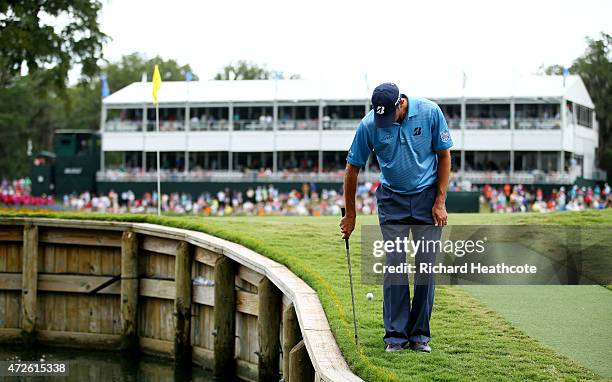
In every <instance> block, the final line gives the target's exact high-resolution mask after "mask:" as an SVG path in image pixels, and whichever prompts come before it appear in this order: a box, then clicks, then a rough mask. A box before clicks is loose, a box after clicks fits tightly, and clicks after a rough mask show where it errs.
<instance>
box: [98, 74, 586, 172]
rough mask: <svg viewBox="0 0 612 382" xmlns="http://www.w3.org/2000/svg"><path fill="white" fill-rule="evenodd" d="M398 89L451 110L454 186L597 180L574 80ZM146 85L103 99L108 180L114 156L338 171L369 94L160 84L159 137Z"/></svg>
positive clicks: (417, 84) (315, 85)
mask: <svg viewBox="0 0 612 382" xmlns="http://www.w3.org/2000/svg"><path fill="white" fill-rule="evenodd" d="M397 83H398V85H399V86H400V89H402V90H403V91H405V92H406V93H407V94H408V96H409V97H410V96H418V97H425V98H429V99H432V100H434V101H436V102H437V103H438V104H439V105H440V107H441V108H442V110H443V111H444V113H445V115H446V118H447V121H448V124H449V126H450V127H451V133H452V137H453V141H454V143H455V145H454V147H453V148H452V153H453V167H454V170H455V176H456V177H459V178H466V179H469V180H472V181H474V182H497V181H498V182H506V181H509V182H521V183H544V182H549V183H566V182H570V181H572V180H573V179H575V177H576V176H583V177H585V178H587V179H593V178H594V177H596V175H597V170H596V167H595V157H596V150H597V148H598V131H597V130H598V127H597V121H596V118H595V112H594V105H593V102H592V100H591V98H590V96H589V94H588V92H587V90H586V88H585V86H584V83H583V82H582V80H581V79H580V77H578V76H569V77H567V78H566V79H565V80H564V79H563V77H561V76H530V77H526V78H514V79H511V80H510V79H504V78H494V79H486V78H481V79H470V80H469V81H463V83H461V81H458V83H456V84H455V83H449V82H445V81H442V80H438V79H430V80H424V79H423V80H420V81H397ZM151 86H152V85H151V83H146V82H137V83H133V84H131V85H129V86H127V87H126V88H124V89H121V90H119V91H117V92H116V93H114V94H112V95H110V96H108V97H106V98H105V99H104V100H103V106H102V120H101V134H102V152H103V158H102V163H103V164H102V170H103V171H102V175H101V176H102V177H103V176H104V175H103V174H104V169H105V165H104V163H105V160H104V159H105V157H106V158H107V161H106V168H107V169H108V168H112V165H111V163H110V161H109V160H108V159H109V158H111V157H112V158H114V160H115V163H114V164H113V165H114V166H123V167H126V168H132V169H133V168H138V169H141V170H142V171H144V172H146V171H147V170H148V169H152V168H154V167H155V162H154V161H155V156H154V154H155V151H156V150H159V151H161V152H162V165H163V167H164V168H166V169H174V170H175V171H179V170H180V171H184V172H186V173H189V172H190V171H191V170H194V169H200V170H205V171H216V172H218V171H229V172H232V171H238V170H244V169H248V168H250V169H260V168H269V169H270V170H271V171H272V172H273V173H277V171H281V170H284V169H287V168H291V169H298V170H300V171H305V172H315V173H317V172H318V173H326V172H331V171H334V170H338V169H341V168H343V167H344V164H345V157H346V151H347V150H348V147H349V146H350V144H351V141H352V139H353V135H354V130H355V129H356V127H357V125H358V123H359V120H360V119H361V118H362V117H363V115H364V114H365V113H366V112H368V111H369V109H370V101H369V97H370V92H371V88H373V87H374V86H372V85H371V86H367V85H366V84H365V83H364V81H363V80H362V81H355V82H352V83H348V84H347V83H343V84H340V83H321V82H316V81H306V80H278V81H275V80H265V81H201V82H164V83H163V84H162V87H161V90H160V91H159V99H160V119H161V128H160V130H161V131H160V132H159V133H156V132H155V131H154V130H155V128H154V118H155V116H154V109H153V104H152V96H151ZM368 87H369V88H370V89H368ZM230 116H231V117H230ZM110 152H120V153H121V154H120V155H117V154H115V155H114V156H110V155H109V153H110ZM118 158H119V159H118Z"/></svg>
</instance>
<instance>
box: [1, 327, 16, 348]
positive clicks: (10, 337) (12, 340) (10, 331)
mask: <svg viewBox="0 0 612 382" xmlns="http://www.w3.org/2000/svg"><path fill="white" fill-rule="evenodd" d="M0 343H1V344H3V345H4V344H18V343H21V329H17V328H0Z"/></svg>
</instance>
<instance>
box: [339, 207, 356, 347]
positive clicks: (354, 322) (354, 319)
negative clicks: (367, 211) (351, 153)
mask: <svg viewBox="0 0 612 382" xmlns="http://www.w3.org/2000/svg"><path fill="white" fill-rule="evenodd" d="M340 211H341V212H342V217H344V215H345V214H346V209H345V208H344V207H342V208H341V209H340ZM344 244H345V247H346V261H347V263H348V272H349V283H350V284H351V302H352V304H353V328H354V330H355V345H357V344H358V343H359V337H357V316H356V315H355V292H354V291H353V271H352V270H351V254H350V252H349V239H348V238H346V239H344Z"/></svg>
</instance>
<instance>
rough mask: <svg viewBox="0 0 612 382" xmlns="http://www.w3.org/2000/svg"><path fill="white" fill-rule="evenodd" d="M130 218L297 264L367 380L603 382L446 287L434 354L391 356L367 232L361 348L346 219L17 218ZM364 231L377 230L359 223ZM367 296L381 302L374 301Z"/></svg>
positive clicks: (458, 220) (476, 219)
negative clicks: (368, 277)
mask: <svg viewBox="0 0 612 382" xmlns="http://www.w3.org/2000/svg"><path fill="white" fill-rule="evenodd" d="M3 214H4V215H5V216H24V215H26V216H41V215H44V216H46V217H49V216H55V217H62V218H76V219H101V220H124V221H135V222H148V223H156V224H165V225H169V226H173V227H179V228H186V229H193V230H200V231H203V232H207V233H210V234H212V235H216V236H219V237H222V238H225V239H227V240H230V241H233V242H237V243H240V244H243V245H245V246H247V247H249V248H252V249H253V250H255V251H257V252H259V253H262V254H264V255H266V256H268V257H270V258H272V259H274V260H276V261H279V262H281V263H283V264H286V265H287V266H289V267H290V268H291V269H292V270H293V272H294V273H296V274H297V275H298V276H299V277H301V278H302V279H304V280H305V281H306V282H307V283H308V284H310V285H311V286H312V287H313V288H314V289H315V290H316V291H317V293H318V295H319V297H320V299H321V302H322V304H323V307H324V309H325V313H326V315H327V318H328V320H329V323H330V326H331V328H332V330H333V332H334V334H335V336H336V339H337V341H338V344H339V346H340V349H341V350H342V353H343V354H344V356H345V358H346V360H347V362H348V363H349V365H350V366H351V368H352V369H353V371H354V372H355V373H356V374H357V375H359V376H360V377H362V378H363V379H364V380H366V381H408V380H411V381H412V380H423V381H468V380H500V381H514V380H538V381H540V380H542V381H543V380H600V379H602V378H601V377H600V376H598V375H596V374H594V373H593V372H592V371H590V370H588V369H586V368H584V367H582V366H579V365H578V364H576V363H575V362H573V361H572V360H570V359H568V358H567V357H565V356H562V355H559V354H557V353H555V352H554V351H553V350H551V349H550V348H548V347H545V346H544V345H542V344H540V343H539V342H537V341H536V340H534V339H533V338H531V337H528V336H527V335H526V334H524V333H523V332H522V331H520V330H518V329H517V328H515V327H513V326H512V325H511V324H510V323H509V322H508V321H506V320H505V319H504V318H503V317H502V316H500V315H499V314H498V313H496V312H495V311H493V310H491V309H488V308H487V307H485V306H484V305H482V304H481V303H480V302H479V301H478V300H477V299H475V298H474V297H472V296H471V295H470V294H468V293H467V292H466V291H465V290H464V289H462V288H461V287H455V286H439V287H438V288H437V289H436V303H435V305H434V312H433V315H432V322H431V325H432V336H433V337H432V342H431V345H432V347H433V349H434V351H433V352H432V353H431V354H423V353H414V352H409V351H405V352H400V353H394V354H389V353H385V352H384V349H383V342H382V336H383V334H384V328H383V325H382V287H381V286H372V285H362V284H361V282H360V259H359V253H360V230H359V227H358V228H357V229H356V231H355V233H354V234H353V236H352V237H351V253H352V254H353V256H352V257H351V260H352V261H353V272H354V278H355V279H354V280H355V281H356V283H355V293H356V304H357V315H358V322H359V337H360V344H359V346H358V347H357V346H355V344H354V342H353V333H352V321H351V319H352V315H351V302H350V301H351V300H350V291H349V288H348V274H347V270H346V258H345V253H344V243H343V241H342V239H341V238H340V235H339V232H338V228H337V225H338V217H318V218H316V217H307V218H305V217H265V218H258V217H226V218H204V217H161V218H160V217H156V216H148V215H99V214H36V213H34V214H23V213H21V214H18V213H11V212H4V213H3ZM449 222H450V224H612V210H607V211H592V212H591V211H589V212H581V213H555V214H544V215H535V214H522V215H495V214H482V215H480V214H463V215H451V217H450V219H449ZM358 224H359V225H361V224H376V218H375V217H359V218H358ZM367 292H372V293H373V294H374V300H373V301H367V300H366V299H365V295H366V293H367Z"/></svg>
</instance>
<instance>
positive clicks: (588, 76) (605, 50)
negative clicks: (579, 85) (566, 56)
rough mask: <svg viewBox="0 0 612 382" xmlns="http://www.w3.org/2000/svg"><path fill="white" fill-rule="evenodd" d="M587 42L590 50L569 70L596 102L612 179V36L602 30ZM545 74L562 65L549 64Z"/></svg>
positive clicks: (602, 160) (601, 142)
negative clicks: (610, 154)
mask: <svg viewBox="0 0 612 382" xmlns="http://www.w3.org/2000/svg"><path fill="white" fill-rule="evenodd" d="M587 43H588V45H587V49H586V51H585V52H584V54H583V55H582V56H580V57H578V58H577V59H576V60H575V61H574V63H573V64H572V66H571V67H570V68H569V71H570V73H572V74H578V75H580V77H581V78H582V80H583V81H584V84H585V86H586V87H587V89H588V91H589V94H590V95H591V98H592V99H593V103H594V104H595V111H596V112H597V122H598V123H599V146H600V149H599V152H600V164H601V166H602V167H603V168H604V169H605V170H607V171H608V179H609V180H612V162H610V161H609V160H606V159H605V158H604V155H605V154H604V153H605V152H606V151H607V149H610V148H612V50H611V49H612V36H610V35H609V34H606V33H601V36H600V38H599V39H593V38H587ZM544 73H545V74H549V75H550V74H562V66H560V65H552V66H549V67H547V68H545V69H544ZM606 166H607V167H606Z"/></svg>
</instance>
